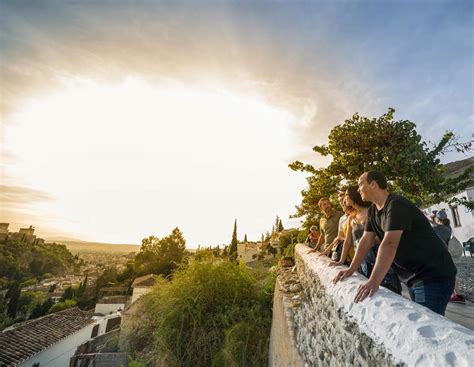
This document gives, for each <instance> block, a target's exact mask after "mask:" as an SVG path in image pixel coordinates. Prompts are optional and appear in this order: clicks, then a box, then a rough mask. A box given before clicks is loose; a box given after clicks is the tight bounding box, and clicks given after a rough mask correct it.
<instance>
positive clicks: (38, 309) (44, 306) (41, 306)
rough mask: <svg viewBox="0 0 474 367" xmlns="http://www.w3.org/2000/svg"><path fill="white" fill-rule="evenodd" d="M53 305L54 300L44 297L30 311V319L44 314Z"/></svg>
mask: <svg viewBox="0 0 474 367" xmlns="http://www.w3.org/2000/svg"><path fill="white" fill-rule="evenodd" d="M53 305H54V301H53V300H52V299H51V298H48V299H46V300H45V301H44V302H43V303H37V304H36V306H35V307H34V308H33V311H32V312H31V315H30V319H35V318H37V317H40V316H44V315H46V314H47V313H48V311H49V309H50V308H51V307H53Z"/></svg>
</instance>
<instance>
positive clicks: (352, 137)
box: [289, 108, 474, 224]
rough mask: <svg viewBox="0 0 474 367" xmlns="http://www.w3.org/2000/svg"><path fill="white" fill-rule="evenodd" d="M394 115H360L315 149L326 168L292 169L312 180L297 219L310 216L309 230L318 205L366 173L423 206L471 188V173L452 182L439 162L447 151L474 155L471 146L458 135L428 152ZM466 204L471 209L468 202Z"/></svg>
mask: <svg viewBox="0 0 474 367" xmlns="http://www.w3.org/2000/svg"><path fill="white" fill-rule="evenodd" d="M394 112H395V110H394V109H393V108H389V109H388V112H387V113H385V114H383V115H382V116H380V117H378V118H368V117H363V116H360V115H359V114H357V113H356V114H355V115H353V116H352V118H350V119H347V120H345V121H344V123H342V124H340V125H338V126H336V127H334V128H333V129H332V130H331V132H330V133H329V142H328V144H327V145H321V146H315V147H314V148H313V150H314V151H315V152H316V153H318V154H321V155H323V156H331V157H332V161H331V163H330V164H329V165H328V166H327V167H325V168H319V169H316V168H314V167H313V166H312V165H309V164H304V163H302V162H299V161H296V162H293V163H291V164H290V165H289V167H290V168H291V169H292V170H294V171H302V172H308V173H310V174H311V176H309V177H308V178H307V181H308V188H307V189H306V190H303V191H302V202H301V204H300V205H299V206H297V212H296V214H295V215H294V216H295V217H301V216H303V215H306V222H307V224H309V223H315V222H316V221H317V218H318V217H319V213H318V212H317V201H318V200H319V199H320V198H321V197H323V196H326V197H332V198H333V200H334V201H335V197H334V194H335V193H336V192H337V190H338V189H341V188H342V187H344V186H346V185H349V184H355V183H356V182H357V179H358V177H359V176H360V175H361V174H362V173H364V172H365V171H368V170H376V171H379V172H382V173H383V174H384V175H385V176H386V177H387V180H388V181H389V186H390V190H391V191H394V192H399V193H400V194H402V195H404V196H406V197H407V198H409V199H410V200H412V201H413V202H415V203H416V204H417V205H419V206H421V205H429V204H432V203H437V202H441V201H444V200H447V199H448V198H449V197H450V196H451V195H453V194H457V193H459V192H460V191H462V190H464V189H465V188H466V187H467V186H469V185H470V184H472V183H473V180H472V178H471V177H470V175H471V174H472V172H474V170H473V169H472V168H471V169H468V170H466V171H465V172H464V173H463V174H462V175H460V176H458V177H456V178H449V177H446V169H445V167H444V166H443V165H442V164H441V163H440V159H439V157H440V155H442V154H444V153H445V152H446V151H447V150H448V149H449V148H454V149H455V150H457V151H460V152H463V151H466V150H470V147H471V144H470V143H457V141H456V139H455V137H454V134H453V133H452V132H449V131H448V132H445V133H444V135H443V137H442V138H441V140H440V141H439V143H437V144H435V145H433V146H431V147H430V146H429V145H428V144H427V143H426V142H424V141H422V138H421V136H420V135H419V134H418V133H417V131H416V125H415V124H414V123H413V122H411V121H409V120H398V121H396V120H394V117H393V115H394ZM462 203H463V204H464V205H467V206H468V207H471V206H472V205H471V204H472V203H468V202H467V201H466V200H464V201H463V202H462Z"/></svg>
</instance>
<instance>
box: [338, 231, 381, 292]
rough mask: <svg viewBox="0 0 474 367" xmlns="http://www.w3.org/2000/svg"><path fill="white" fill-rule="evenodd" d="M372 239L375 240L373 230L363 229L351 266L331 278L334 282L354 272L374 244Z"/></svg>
mask: <svg viewBox="0 0 474 367" xmlns="http://www.w3.org/2000/svg"><path fill="white" fill-rule="evenodd" d="M374 240H375V233H374V232H367V231H364V234H363V235H362V238H361V239H360V241H359V246H357V250H356V253H355V256H354V259H352V262H351V266H350V267H349V269H347V270H341V271H340V272H339V273H338V274H337V275H336V277H335V278H334V279H333V282H334V283H337V282H339V281H340V280H343V279H345V278H347V277H349V276H351V275H352V274H354V272H355V271H356V270H357V268H358V267H359V265H360V264H362V261H364V259H365V258H366V257H367V255H368V254H369V251H370V249H371V248H372V245H373V244H374Z"/></svg>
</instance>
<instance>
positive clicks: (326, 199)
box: [318, 197, 329, 208]
mask: <svg viewBox="0 0 474 367" xmlns="http://www.w3.org/2000/svg"><path fill="white" fill-rule="evenodd" d="M323 201H329V199H328V198H326V197H322V198H321V199H319V201H318V206H319V207H320V208H321V203H322V202H323Z"/></svg>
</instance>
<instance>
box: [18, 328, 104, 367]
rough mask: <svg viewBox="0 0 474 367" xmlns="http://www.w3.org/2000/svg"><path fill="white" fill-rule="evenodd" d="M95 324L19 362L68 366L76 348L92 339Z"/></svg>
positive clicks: (44, 366)
mask: <svg viewBox="0 0 474 367" xmlns="http://www.w3.org/2000/svg"><path fill="white" fill-rule="evenodd" d="M94 325H95V323H94V324H90V325H87V326H86V327H85V328H83V329H81V330H79V331H78V332H76V333H74V334H72V335H69V336H68V337H67V338H65V339H63V340H61V341H60V342H59V343H56V344H55V345H53V346H52V347H50V348H48V349H46V350H44V351H43V352H41V353H39V354H37V355H35V356H33V357H31V358H30V359H27V360H26V361H25V362H23V363H21V364H19V365H18V366H21V367H32V366H33V365H34V364H35V363H39V366H40V367H67V366H69V360H70V359H71V357H72V356H73V355H74V352H75V351H76V348H77V347H78V346H79V345H81V344H83V343H84V342H86V341H87V340H89V339H90V337H91V333H92V329H93V327H94Z"/></svg>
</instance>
